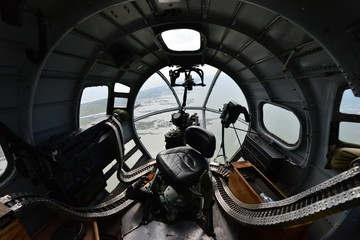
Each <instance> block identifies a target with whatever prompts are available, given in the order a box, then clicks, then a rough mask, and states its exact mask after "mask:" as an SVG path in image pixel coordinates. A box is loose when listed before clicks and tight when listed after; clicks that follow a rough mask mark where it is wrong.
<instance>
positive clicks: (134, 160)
mask: <svg viewBox="0 0 360 240" xmlns="http://www.w3.org/2000/svg"><path fill="white" fill-rule="evenodd" d="M141 156H142V153H141V151H140V150H137V151H136V152H134V154H133V155H131V156H130V158H129V159H127V160H126V161H125V164H126V165H127V166H128V168H129V169H132V168H133V167H134V166H135V164H136V163H137V161H138V160H139V159H140V158H141Z"/></svg>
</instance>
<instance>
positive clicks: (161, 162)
mask: <svg viewBox="0 0 360 240" xmlns="http://www.w3.org/2000/svg"><path fill="white" fill-rule="evenodd" d="M185 141H186V143H187V144H188V145H189V146H181V147H175V148H171V149H167V150H164V151H162V152H160V153H159V154H158V155H157V156H156V162H157V165H158V168H159V170H160V172H161V173H162V176H163V177H164V179H165V180H166V181H167V182H168V183H169V184H170V185H171V186H172V187H173V188H174V189H175V190H177V191H179V192H183V191H184V190H186V189H187V188H189V187H191V186H193V185H195V184H196V183H197V182H198V181H199V178H200V176H201V175H202V174H203V173H204V171H206V170H207V169H208V162H207V160H206V158H210V157H212V156H213V155H214V151H215V143H216V141H215V136H214V134H213V133H212V132H210V131H209V130H206V129H204V128H201V127H198V126H190V127H188V128H187V129H186V131H185Z"/></svg>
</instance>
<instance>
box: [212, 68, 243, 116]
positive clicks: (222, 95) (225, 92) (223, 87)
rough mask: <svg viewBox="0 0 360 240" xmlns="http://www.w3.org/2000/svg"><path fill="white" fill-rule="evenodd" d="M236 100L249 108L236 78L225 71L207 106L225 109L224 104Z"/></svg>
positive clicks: (217, 82) (218, 80)
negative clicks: (235, 80)
mask: <svg viewBox="0 0 360 240" xmlns="http://www.w3.org/2000/svg"><path fill="white" fill-rule="evenodd" d="M229 101H234V102H236V103H238V104H240V105H242V106H243V107H245V108H246V109H247V108H248V106H247V102H246V99H245V96H244V94H243V92H242V91H241V89H240V88H239V86H238V85H237V84H236V83H235V82H234V80H233V79H232V78H231V77H229V76H228V75H227V74H225V73H221V74H220V76H219V78H218V79H217V81H216V83H215V85H214V88H213V90H212V92H211V95H210V97H209V101H208V103H207V105H206V107H209V108H213V109H223V107H224V104H225V103H228V102H229Z"/></svg>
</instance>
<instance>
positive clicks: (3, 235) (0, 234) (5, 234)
mask: <svg viewBox="0 0 360 240" xmlns="http://www.w3.org/2000/svg"><path fill="white" fill-rule="evenodd" d="M0 239H6V240H19V239H21V240H30V238H29V236H28V234H27V232H26V231H25V229H24V227H23V226H22V225H21V223H20V221H19V220H16V221H15V222H13V223H11V224H10V225H8V226H7V227H6V228H4V229H3V230H1V231H0Z"/></svg>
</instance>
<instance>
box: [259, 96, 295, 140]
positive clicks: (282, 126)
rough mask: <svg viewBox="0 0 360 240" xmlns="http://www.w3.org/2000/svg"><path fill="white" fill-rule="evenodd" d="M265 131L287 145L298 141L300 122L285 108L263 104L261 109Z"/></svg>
mask: <svg viewBox="0 0 360 240" xmlns="http://www.w3.org/2000/svg"><path fill="white" fill-rule="evenodd" d="M262 110H263V123H264V126H265V128H266V130H267V131H268V132H269V133H271V134H272V135H274V136H275V137H276V138H277V139H279V140H281V141H282V142H284V143H286V144H288V145H294V144H296V143H297V142H298V141H299V137H300V122H299V119H298V118H297V117H296V116H295V114H294V113H293V112H291V111H289V110H287V109H285V108H282V107H279V106H276V105H273V104H269V103H265V104H264V105H263V107H262Z"/></svg>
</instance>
